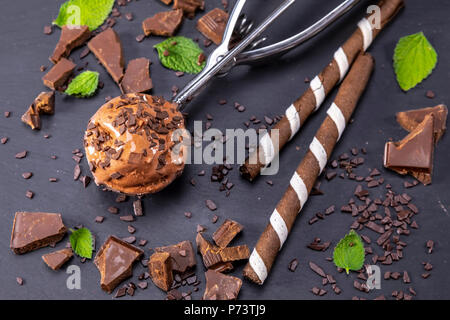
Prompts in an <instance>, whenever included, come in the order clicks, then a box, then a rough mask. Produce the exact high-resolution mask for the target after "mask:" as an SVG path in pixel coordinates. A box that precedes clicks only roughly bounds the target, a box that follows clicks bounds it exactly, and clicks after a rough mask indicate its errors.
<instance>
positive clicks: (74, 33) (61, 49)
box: [50, 25, 91, 63]
mask: <svg viewBox="0 0 450 320" xmlns="http://www.w3.org/2000/svg"><path fill="white" fill-rule="evenodd" d="M90 36H91V32H90V31H89V27H87V26H73V25H71V26H63V27H62V28H61V36H60V38H59V41H58V43H57V45H56V47H55V50H54V51H53V54H52V56H51V57H50V61H52V62H53V63H57V62H58V61H59V60H60V59H61V58H66V57H68V56H69V55H70V52H72V50H73V49H75V48H76V47H79V46H81V45H82V44H83V43H85V42H86V40H87V39H89V37H90Z"/></svg>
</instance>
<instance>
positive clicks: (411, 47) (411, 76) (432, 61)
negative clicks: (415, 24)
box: [394, 32, 437, 91]
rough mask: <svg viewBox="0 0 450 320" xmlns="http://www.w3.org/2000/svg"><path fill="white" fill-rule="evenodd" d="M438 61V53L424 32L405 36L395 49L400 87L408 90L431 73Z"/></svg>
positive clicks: (395, 66)
mask: <svg viewBox="0 0 450 320" xmlns="http://www.w3.org/2000/svg"><path fill="white" fill-rule="evenodd" d="M436 63H437V53H436V51H435V50H434V48H433V47H432V46H431V44H430V43H429V42H428V40H427V38H426V37H425V35H424V34H423V32H419V33H415V34H412V35H409V36H406V37H403V38H400V40H399V41H398V43H397V46H396V47H395V51H394V70H395V74H396V75H397V82H398V84H399V85H400V87H401V88H402V89H403V90H405V91H408V90H409V89H411V88H414V87H415V86H416V85H417V84H418V83H420V82H422V80H424V79H425V78H426V77H428V76H429V75H430V74H431V71H433V69H434V67H435V66H436Z"/></svg>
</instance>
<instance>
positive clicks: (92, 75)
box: [64, 71, 98, 98]
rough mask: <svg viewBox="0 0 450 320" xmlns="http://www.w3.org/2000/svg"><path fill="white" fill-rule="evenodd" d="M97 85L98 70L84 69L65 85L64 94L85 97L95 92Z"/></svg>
mask: <svg viewBox="0 0 450 320" xmlns="http://www.w3.org/2000/svg"><path fill="white" fill-rule="evenodd" d="M97 87H98V72H95V71H84V72H83V73H80V74H79V75H78V76H76V77H75V78H74V79H73V80H72V81H71V82H70V83H69V85H68V86H67V89H66V91H64V93H65V94H67V95H70V96H75V97H80V98H86V97H89V96H91V95H93V94H94V93H95V91H96V90H97Z"/></svg>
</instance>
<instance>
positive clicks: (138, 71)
mask: <svg viewBox="0 0 450 320" xmlns="http://www.w3.org/2000/svg"><path fill="white" fill-rule="evenodd" d="M149 68H150V60H148V59H147V58H138V59H134V60H130V62H128V66H127V70H126V71H125V74H124V76H123V78H122V82H121V83H120V88H121V90H122V92H123V93H136V92H146V91H149V90H150V89H151V88H153V84H152V79H151V78H150V69H149Z"/></svg>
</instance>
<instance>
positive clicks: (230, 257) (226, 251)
mask: <svg viewBox="0 0 450 320" xmlns="http://www.w3.org/2000/svg"><path fill="white" fill-rule="evenodd" d="M219 255H220V258H221V260H222V262H231V261H237V260H244V259H248V258H249V257H250V250H249V248H248V246H247V245H241V246H235V247H226V248H221V249H220V251H219Z"/></svg>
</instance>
